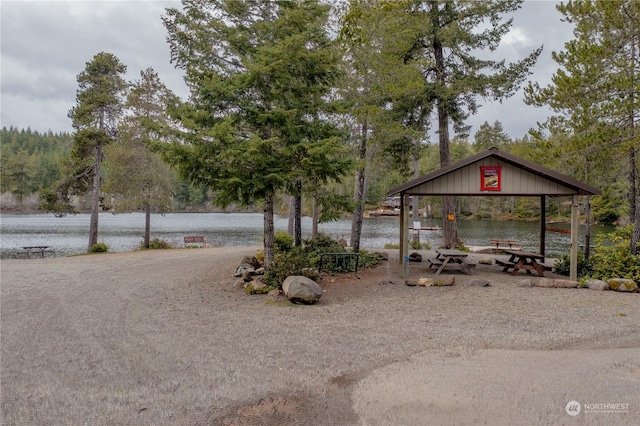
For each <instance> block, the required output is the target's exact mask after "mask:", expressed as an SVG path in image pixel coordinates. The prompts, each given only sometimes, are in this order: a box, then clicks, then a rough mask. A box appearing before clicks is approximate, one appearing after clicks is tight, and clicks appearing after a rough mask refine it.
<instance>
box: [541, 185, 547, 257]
mask: <svg viewBox="0 0 640 426" xmlns="http://www.w3.org/2000/svg"><path fill="white" fill-rule="evenodd" d="M546 223H547V196H546V195H541V196H540V254H541V255H542V261H543V262H544V261H545V258H544V257H545V253H544V248H545V246H546V245H547V243H546V241H545V238H546V232H545V225H546Z"/></svg>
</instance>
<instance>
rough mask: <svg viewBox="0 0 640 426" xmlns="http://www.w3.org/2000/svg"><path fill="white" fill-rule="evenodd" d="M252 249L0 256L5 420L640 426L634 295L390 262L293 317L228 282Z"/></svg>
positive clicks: (294, 309) (346, 279)
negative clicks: (430, 282)
mask: <svg viewBox="0 0 640 426" xmlns="http://www.w3.org/2000/svg"><path fill="white" fill-rule="evenodd" d="M256 251H257V248H251V247H224V248H209V249H192V250H191V249H190V250H185V249H179V250H166V251H161V250H156V251H145V252H133V253H113V254H104V255H84V256H76V257H65V258H46V259H31V260H2V263H1V276H0V279H1V289H0V290H1V293H0V296H1V298H0V338H1V340H0V344H1V351H2V352H1V355H2V358H1V364H0V367H1V370H0V379H1V408H2V424H6V425H18V424H20V425H22V424H29V425H45V424H46V425H55V424H92V425H106V424H117V425H138V424H145V425H146V424H154V425H159V424H163V425H166V424H169V425H172V424H175V425H184V424H212V425H314V426H316V425H321V426H322V425H387V424H389V425H391V424H393V425H402V424H407V425H410V424H411V425H416V424H418V425H419V424H425V425H430V424H452V423H455V424H473V423H481V422H486V423H488V424H507V423H509V424H558V423H566V424H640V351H639V350H638V349H640V329H639V325H640V309H638V308H639V307H640V297H639V296H638V295H631V294H620V293H615V292H596V291H590V290H582V289H580V290H579V289H542V288H520V287H517V286H516V283H517V282H518V281H521V280H522V279H524V278H526V276H525V274H522V275H521V276H520V277H512V276H510V275H508V274H505V273H502V272H501V271H500V270H499V269H498V268H497V267H496V266H492V267H490V266H484V265H478V267H477V268H476V269H477V270H476V272H475V273H474V275H473V276H469V275H464V274H454V275H455V278H456V285H454V286H451V287H408V286H405V285H404V284H403V282H404V281H403V280H402V279H401V278H400V277H399V271H400V268H399V265H398V264H397V253H396V252H395V251H389V253H390V261H388V262H385V263H383V264H382V265H381V266H379V267H377V268H375V269H374V270H365V271H361V275H362V279H361V280H357V279H355V278H354V277H353V275H341V276H336V277H331V276H327V277H325V278H324V279H323V280H322V281H321V285H322V286H323V288H324V289H325V294H324V295H323V296H322V299H321V301H320V303H319V304H317V305H314V306H292V305H290V304H289V303H287V301H286V300H283V299H273V298H271V299H270V298H268V297H267V296H248V295H245V294H244V292H243V291H242V290H238V289H234V288H233V283H234V281H235V278H233V271H234V270H235V267H236V266H237V265H238V264H239V262H240V259H241V258H242V257H243V256H245V255H252V254H254V253H255V252H256ZM474 256H475V255H474ZM411 275H412V277H416V276H427V277H428V276H430V275H433V272H429V271H428V270H427V269H426V265H425V264H424V263H422V264H419V265H412V266H411ZM478 277H482V278H487V279H489V280H490V281H491V286H490V287H484V288H478V287H465V286H463V285H462V284H464V282H466V281H468V280H470V279H473V278H478ZM567 371H571V372H572V373H571V374H568V373H567ZM507 373H508V374H507ZM572 399H575V400H577V401H579V402H582V404H583V405H584V407H587V408H588V403H590V402H591V403H622V404H627V405H628V407H627V409H626V412H621V413H620V412H618V413H604V412H592V413H588V412H587V411H588V410H586V409H585V408H584V407H583V412H582V413H581V414H579V415H578V416H576V417H571V416H569V415H568V414H567V413H566V412H565V404H566V403H567V402H568V401H570V400H572ZM454 402H455V404H454ZM460 407H466V408H465V409H461V408H460ZM591 408H593V406H591ZM601 411H602V410H601ZM532 416H533V417H532Z"/></svg>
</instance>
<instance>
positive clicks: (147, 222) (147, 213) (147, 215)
mask: <svg viewBox="0 0 640 426" xmlns="http://www.w3.org/2000/svg"><path fill="white" fill-rule="evenodd" d="M150 236H151V203H150V202H149V201H147V205H146V206H145V210H144V248H149V239H150Z"/></svg>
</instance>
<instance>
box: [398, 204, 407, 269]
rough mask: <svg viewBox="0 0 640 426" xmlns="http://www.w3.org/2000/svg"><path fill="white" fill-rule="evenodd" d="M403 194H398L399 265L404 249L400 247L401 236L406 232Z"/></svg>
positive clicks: (402, 238)
mask: <svg viewBox="0 0 640 426" xmlns="http://www.w3.org/2000/svg"><path fill="white" fill-rule="evenodd" d="M404 209H405V206H404V194H403V193H400V217H399V218H398V219H400V238H399V240H398V243H399V244H398V263H399V264H400V265H402V259H403V257H402V256H403V253H404V248H403V246H402V241H403V240H404V237H403V235H404V234H405V232H407V230H406V229H405V228H404Z"/></svg>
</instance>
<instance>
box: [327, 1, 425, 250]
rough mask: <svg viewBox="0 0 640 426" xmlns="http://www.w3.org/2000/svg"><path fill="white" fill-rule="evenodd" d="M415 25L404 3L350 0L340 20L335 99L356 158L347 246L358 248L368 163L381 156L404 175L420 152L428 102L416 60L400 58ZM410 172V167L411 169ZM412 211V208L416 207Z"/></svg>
mask: <svg viewBox="0 0 640 426" xmlns="http://www.w3.org/2000/svg"><path fill="white" fill-rule="evenodd" d="M416 28H417V26H416V25H415V23H412V21H411V16H410V15H409V14H408V13H407V10H406V4H405V3H403V2H383V1H377V0H352V1H350V2H349V4H348V7H347V9H346V11H345V12H344V14H343V16H342V20H341V31H340V41H341V44H342V46H343V49H344V50H345V68H346V72H345V75H346V77H345V78H344V80H343V81H342V82H341V84H340V87H339V95H340V97H341V100H342V101H343V102H344V104H345V106H346V111H347V113H348V114H349V117H348V118H347V119H346V122H347V126H348V128H349V131H350V133H351V140H352V141H353V142H352V144H353V150H354V151H355V153H354V155H355V157H356V164H357V166H356V175H355V184H354V196H353V201H354V204H355V210H354V213H353V216H352V223H351V246H352V247H353V248H354V250H356V251H357V250H359V248H360V237H361V235H362V223H363V217H364V208H365V203H366V200H367V193H368V188H369V182H370V175H371V169H372V164H373V163H374V161H375V160H376V156H378V157H382V156H384V157H386V158H387V159H388V163H389V166H391V167H398V168H400V169H401V170H402V171H403V172H405V173H406V171H407V169H408V167H407V165H408V164H409V161H412V160H414V159H415V157H416V156H419V153H420V147H419V145H420V142H421V139H422V137H423V136H424V135H425V133H426V117H428V114H429V112H430V109H431V105H430V103H428V102H427V103H425V102H422V100H423V99H424V97H420V95H421V94H422V93H423V92H424V82H423V80H422V77H421V72H420V67H419V66H417V63H418V62H420V60H417V61H413V62H412V63H409V61H407V60H406V57H405V54H406V52H407V51H408V50H409V49H410V48H411V46H412V43H413V40H414V39H415V37H416V31H417V30H416ZM414 170H415V167H414ZM416 211H417V209H416Z"/></svg>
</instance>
